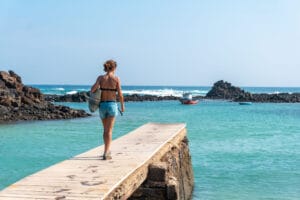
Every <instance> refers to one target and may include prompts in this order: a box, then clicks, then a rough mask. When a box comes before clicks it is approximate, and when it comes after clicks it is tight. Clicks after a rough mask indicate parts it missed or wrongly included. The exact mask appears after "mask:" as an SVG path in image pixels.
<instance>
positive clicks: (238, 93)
mask: <svg viewBox="0 0 300 200" xmlns="http://www.w3.org/2000/svg"><path fill="white" fill-rule="evenodd" d="M44 96H45V100H47V101H51V102H85V101H86V100H87V97H88V96H89V92H79V93H76V94H72V95H71V94H68V95H49V94H48V95H47V94H45V95H44ZM193 98H194V99H198V100H199V99H209V100H214V99H220V100H228V101H234V102H249V101H250V102H260V103H299V102H300V93H292V94H289V93H278V94H265V93H261V94H252V93H250V92H246V91H244V90H242V89H241V88H239V87H235V86H232V85H231V83H228V82H226V81H223V80H220V81H218V82H216V83H214V85H213V87H212V88H211V90H210V91H209V92H208V93H207V94H206V96H196V97H193ZM169 100H180V97H175V96H155V95H138V94H132V95H126V96H124V101H125V102H129V101H169Z"/></svg>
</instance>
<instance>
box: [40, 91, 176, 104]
mask: <svg viewBox="0 0 300 200" xmlns="http://www.w3.org/2000/svg"><path fill="white" fill-rule="evenodd" d="M89 95H90V94H89V92H79V93H76V94H67V95H55V94H45V95H44V96H45V100H47V101H54V102H85V101H87V98H88V96H89ZM179 99H180V98H179V97H175V96H155V95H138V94H132V95H125V96H124V101H125V102H128V101H164V100H179ZM117 100H118V99H117Z"/></svg>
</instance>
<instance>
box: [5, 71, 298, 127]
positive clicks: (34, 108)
mask: <svg viewBox="0 0 300 200" xmlns="http://www.w3.org/2000/svg"><path fill="white" fill-rule="evenodd" d="M88 97H89V92H88V91H86V92H79V93H76V94H72V95H70V94H69V95H49V94H42V93H41V92H40V90H39V89H37V88H33V87H29V86H26V85H23V83H22V79H21V77H20V76H18V75H17V74H16V73H14V72H13V71H9V72H8V73H7V72H5V71H0V123H5V122H15V121H26V120H49V119H71V118H77V117H87V116H90V114H89V113H86V112H85V111H84V110H76V109H71V108H69V107H67V106H62V105H54V104H53V103H52V102H86V101H87V99H88ZM194 99H210V100H214V99H221V100H228V101H234V102H260V103H269V102H271V103H299V102H300V93H291V94H290V93H278V94H264V93H262V94H252V93H249V92H246V91H244V90H242V89H241V88H239V87H235V86H232V85H231V83H228V82H226V81H223V80H221V81H218V82H216V83H214V85H213V87H212V88H211V90H210V91H209V92H208V93H207V94H206V96H205V97H204V96H197V97H194ZM124 100H125V101H126V102H129V101H139V102H142V101H166V100H180V97H175V96H155V95H138V94H132V95H126V96H124Z"/></svg>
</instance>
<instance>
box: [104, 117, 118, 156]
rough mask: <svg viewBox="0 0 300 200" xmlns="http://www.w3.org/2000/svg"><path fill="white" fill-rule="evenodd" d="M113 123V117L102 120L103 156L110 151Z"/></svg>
mask: <svg viewBox="0 0 300 200" xmlns="http://www.w3.org/2000/svg"><path fill="white" fill-rule="evenodd" d="M114 123H115V117H107V118H104V119H102V124H103V141H104V154H106V153H108V152H109V150H110V144H111V140H112V130H113V127H114Z"/></svg>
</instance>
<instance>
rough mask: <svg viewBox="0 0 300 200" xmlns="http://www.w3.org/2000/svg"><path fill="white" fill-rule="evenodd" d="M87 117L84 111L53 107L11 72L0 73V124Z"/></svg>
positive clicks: (40, 94) (38, 92)
mask: <svg viewBox="0 0 300 200" xmlns="http://www.w3.org/2000/svg"><path fill="white" fill-rule="evenodd" d="M86 116H89V114H88V113H86V112H85V111H84V110H75V109H71V108H69V107H67V106H61V105H54V104H52V103H50V102H48V101H46V100H44V95H43V94H42V93H41V92H40V90H39V89H36V88H33V87H28V86H25V85H23V83H22V79H21V77H20V76H18V75H17V74H16V73H14V72H13V71H9V72H8V73H7V72H5V71H0V123H3V122H13V121H20V120H46V119H70V118H77V117H86Z"/></svg>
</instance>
